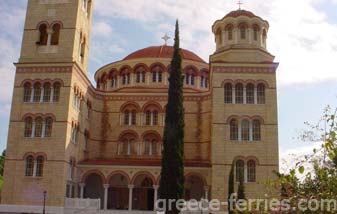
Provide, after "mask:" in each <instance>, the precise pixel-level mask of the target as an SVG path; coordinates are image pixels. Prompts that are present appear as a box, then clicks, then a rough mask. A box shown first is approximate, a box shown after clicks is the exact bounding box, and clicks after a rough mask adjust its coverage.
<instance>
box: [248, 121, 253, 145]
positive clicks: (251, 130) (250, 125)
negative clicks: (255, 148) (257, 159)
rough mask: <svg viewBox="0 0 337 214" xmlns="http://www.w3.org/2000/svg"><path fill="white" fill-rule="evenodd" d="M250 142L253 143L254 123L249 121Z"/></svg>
mask: <svg viewBox="0 0 337 214" xmlns="http://www.w3.org/2000/svg"><path fill="white" fill-rule="evenodd" d="M249 141H253V121H249Z"/></svg>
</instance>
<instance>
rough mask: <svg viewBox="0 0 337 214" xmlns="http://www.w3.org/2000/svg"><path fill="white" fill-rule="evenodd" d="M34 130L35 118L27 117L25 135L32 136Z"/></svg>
mask: <svg viewBox="0 0 337 214" xmlns="http://www.w3.org/2000/svg"><path fill="white" fill-rule="evenodd" d="M32 132H33V119H32V118H31V117H27V118H26V119H25V137H32Z"/></svg>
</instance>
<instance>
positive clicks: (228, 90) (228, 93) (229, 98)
mask: <svg viewBox="0 0 337 214" xmlns="http://www.w3.org/2000/svg"><path fill="white" fill-rule="evenodd" d="M225 103H233V91H232V84H230V83H226V84H225Z"/></svg>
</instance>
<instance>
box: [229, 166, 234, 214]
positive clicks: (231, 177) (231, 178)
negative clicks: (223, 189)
mask: <svg viewBox="0 0 337 214" xmlns="http://www.w3.org/2000/svg"><path fill="white" fill-rule="evenodd" d="M232 194H234V163H232V165H231V171H230V172H229V177H228V204H230V200H229V199H230V197H231V195H232ZM228 213H229V214H233V210H231V209H230V206H228Z"/></svg>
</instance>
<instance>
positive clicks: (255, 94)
mask: <svg viewBox="0 0 337 214" xmlns="http://www.w3.org/2000/svg"><path fill="white" fill-rule="evenodd" d="M254 104H257V87H254Z"/></svg>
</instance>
